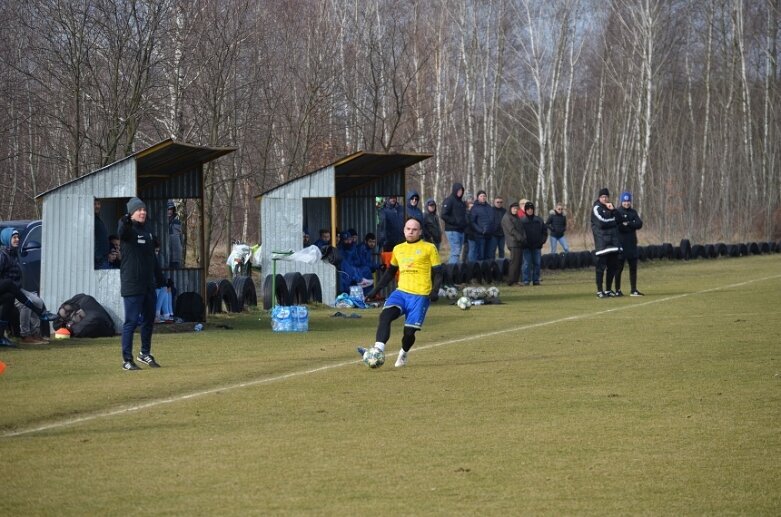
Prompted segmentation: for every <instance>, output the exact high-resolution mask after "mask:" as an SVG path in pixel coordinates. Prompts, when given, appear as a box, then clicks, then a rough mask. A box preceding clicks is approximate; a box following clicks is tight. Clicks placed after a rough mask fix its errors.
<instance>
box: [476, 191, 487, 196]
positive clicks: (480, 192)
mask: <svg viewBox="0 0 781 517" xmlns="http://www.w3.org/2000/svg"><path fill="white" fill-rule="evenodd" d="M480 194H485V195H486V196H487V195H488V194H486V192H485V190H478V191H477V197H480Z"/></svg>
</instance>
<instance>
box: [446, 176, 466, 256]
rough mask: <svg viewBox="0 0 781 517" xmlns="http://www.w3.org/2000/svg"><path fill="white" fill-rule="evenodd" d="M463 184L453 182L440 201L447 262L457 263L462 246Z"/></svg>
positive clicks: (463, 220)
mask: <svg viewBox="0 0 781 517" xmlns="http://www.w3.org/2000/svg"><path fill="white" fill-rule="evenodd" d="M463 197H464V185H462V184H461V183H453V190H452V191H451V193H450V195H449V196H448V197H447V198H445V201H444V203H442V214H441V215H440V217H441V218H442V220H443V221H444V222H445V235H446V236H447V241H448V243H449V245H450V257H449V259H448V264H457V263H458V261H459V259H460V257H461V248H463V247H464V232H465V231H466V227H467V224H468V223H467V218H466V204H465V203H464V201H463V199H462V198H463Z"/></svg>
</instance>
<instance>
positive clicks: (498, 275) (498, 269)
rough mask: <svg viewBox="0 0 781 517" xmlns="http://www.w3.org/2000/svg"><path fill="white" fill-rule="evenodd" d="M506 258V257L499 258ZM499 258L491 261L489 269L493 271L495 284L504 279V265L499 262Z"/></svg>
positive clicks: (492, 276)
mask: <svg viewBox="0 0 781 517" xmlns="http://www.w3.org/2000/svg"><path fill="white" fill-rule="evenodd" d="M499 260H504V259H499ZM499 260H491V261H489V262H490V264H489V270H490V271H491V281H492V282H493V283H494V284H498V283H499V282H501V281H502V266H501V265H500V264H499Z"/></svg>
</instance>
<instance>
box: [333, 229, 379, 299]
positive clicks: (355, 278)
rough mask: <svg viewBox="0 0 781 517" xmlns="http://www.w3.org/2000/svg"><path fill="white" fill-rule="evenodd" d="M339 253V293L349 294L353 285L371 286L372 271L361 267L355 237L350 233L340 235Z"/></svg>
mask: <svg viewBox="0 0 781 517" xmlns="http://www.w3.org/2000/svg"><path fill="white" fill-rule="evenodd" d="M339 237H340V242H339V246H338V248H339V252H340V256H341V262H340V263H339V266H338V268H339V292H341V293H349V292H350V286H351V285H360V286H361V287H366V286H367V285H371V283H372V282H371V276H372V275H371V270H369V269H365V268H362V267H361V266H360V257H359V255H358V250H357V248H356V246H355V245H354V244H353V236H352V235H351V234H350V232H349V231H347V232H342V233H341V234H340V236H339Z"/></svg>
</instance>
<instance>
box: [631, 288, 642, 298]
mask: <svg viewBox="0 0 781 517" xmlns="http://www.w3.org/2000/svg"><path fill="white" fill-rule="evenodd" d="M629 296H645V295H644V294H643V293H641V292H640V291H638V290H637V289H635V290H634V291H632V293H631V294H630V295H629Z"/></svg>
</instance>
